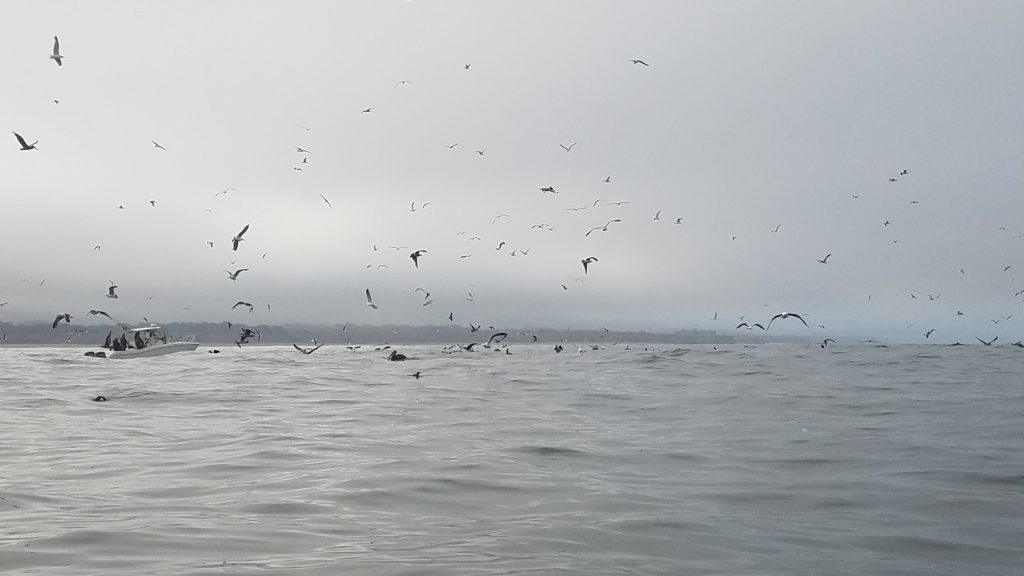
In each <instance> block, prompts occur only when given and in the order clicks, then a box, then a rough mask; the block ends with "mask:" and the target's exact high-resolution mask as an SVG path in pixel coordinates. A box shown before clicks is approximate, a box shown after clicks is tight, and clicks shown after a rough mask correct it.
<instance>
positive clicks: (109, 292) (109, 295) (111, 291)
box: [107, 282, 117, 300]
mask: <svg viewBox="0 0 1024 576" xmlns="http://www.w3.org/2000/svg"><path fill="white" fill-rule="evenodd" d="M114 290H117V286H116V285H115V284H114V283H113V282H111V283H110V287H109V288H107V298H113V299H114V300H117V294H115V293H114Z"/></svg>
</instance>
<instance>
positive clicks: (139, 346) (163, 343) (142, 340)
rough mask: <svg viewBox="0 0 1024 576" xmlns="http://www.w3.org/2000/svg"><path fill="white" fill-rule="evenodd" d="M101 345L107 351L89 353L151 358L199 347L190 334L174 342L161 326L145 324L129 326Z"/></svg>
mask: <svg viewBox="0 0 1024 576" xmlns="http://www.w3.org/2000/svg"><path fill="white" fill-rule="evenodd" d="M103 347H104V348H107V350H108V351H107V352H95V353H93V354H91V355H93V356H101V357H102V356H106V357H107V358H110V359H112V360H127V359H129V358H152V357H154V356H164V355H166V354H174V353H175V352H192V351H194V350H195V349H196V348H198V347H199V343H198V342H196V341H195V339H194V338H193V337H191V336H186V337H184V338H181V339H179V340H177V341H175V342H168V341H167V333H166V332H164V330H163V329H162V328H160V327H159V326H146V327H144V328H129V329H127V330H125V331H124V334H122V335H121V336H120V337H119V338H117V339H114V340H111V341H109V342H107V343H105V344H104V345H103Z"/></svg>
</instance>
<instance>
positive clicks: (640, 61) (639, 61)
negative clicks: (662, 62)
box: [629, 58, 650, 66]
mask: <svg viewBox="0 0 1024 576" xmlns="http://www.w3.org/2000/svg"><path fill="white" fill-rule="evenodd" d="M629 61H630V62H632V63H633V64H643V65H644V66H650V64H648V63H647V62H644V61H643V60H637V59H634V58H630V59H629Z"/></svg>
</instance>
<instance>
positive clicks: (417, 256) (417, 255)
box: [409, 250, 426, 268]
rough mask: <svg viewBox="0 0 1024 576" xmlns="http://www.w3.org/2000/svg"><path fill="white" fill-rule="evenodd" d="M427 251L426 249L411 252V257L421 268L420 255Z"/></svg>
mask: <svg viewBox="0 0 1024 576" xmlns="http://www.w3.org/2000/svg"><path fill="white" fill-rule="evenodd" d="M425 253H426V250H417V251H415V252H413V253H412V254H409V258H412V263H413V264H414V265H415V266H416V267H417V268H419V267H420V256H422V255H423V254H425Z"/></svg>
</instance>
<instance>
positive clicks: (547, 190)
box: [540, 186, 558, 194]
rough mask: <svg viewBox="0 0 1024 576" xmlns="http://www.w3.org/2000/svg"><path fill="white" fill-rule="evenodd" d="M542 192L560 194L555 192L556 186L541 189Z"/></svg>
mask: <svg viewBox="0 0 1024 576" xmlns="http://www.w3.org/2000/svg"><path fill="white" fill-rule="evenodd" d="M540 191H541V192H550V193H552V194H558V192H556V191H555V187H554V186H545V187H543V188H541V189H540Z"/></svg>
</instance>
